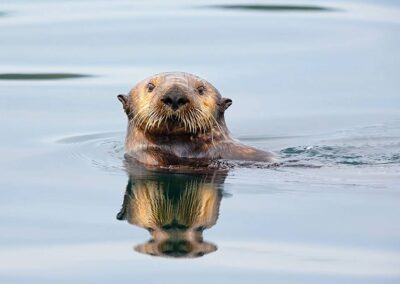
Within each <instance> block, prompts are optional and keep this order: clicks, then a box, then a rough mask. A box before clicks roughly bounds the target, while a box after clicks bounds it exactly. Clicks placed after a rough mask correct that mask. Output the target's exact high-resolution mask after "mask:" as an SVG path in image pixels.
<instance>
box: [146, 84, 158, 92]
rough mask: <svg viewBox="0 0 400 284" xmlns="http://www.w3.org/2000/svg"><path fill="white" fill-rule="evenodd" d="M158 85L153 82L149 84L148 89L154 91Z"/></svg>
mask: <svg viewBox="0 0 400 284" xmlns="http://www.w3.org/2000/svg"><path fill="white" fill-rule="evenodd" d="M155 87H156V86H155V85H154V84H153V83H148V84H147V91H148V92H152V91H153V90H154V88H155Z"/></svg>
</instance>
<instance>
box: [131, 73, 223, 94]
mask: <svg viewBox="0 0 400 284" xmlns="http://www.w3.org/2000/svg"><path fill="white" fill-rule="evenodd" d="M149 82H151V83H155V84H157V85H158V86H162V85H168V86H170V85H180V86H182V87H193V88H196V87H198V86H200V85H207V86H211V87H212V88H213V89H214V90H216V89H215V87H213V86H212V85H211V84H210V83H209V82H208V81H206V80H204V79H202V78H200V77H198V76H196V75H193V74H190V73H186V72H164V73H159V74H155V75H153V76H151V77H148V78H147V79H145V80H143V81H141V82H140V83H139V84H138V86H142V85H146V84H147V83H149Z"/></svg>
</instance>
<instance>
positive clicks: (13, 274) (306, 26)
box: [0, 0, 400, 283]
mask: <svg viewBox="0 0 400 284" xmlns="http://www.w3.org/2000/svg"><path fill="white" fill-rule="evenodd" d="M243 3H245V1H242V2H239V1H236V0H232V1H214V2H205V1H197V2H196V1H192V2H187V1H20V0H17V1H15V0H14V1H1V2H0V35H1V37H0V51H1V52H0V117H1V118H0V133H2V135H1V139H0V145H1V148H0V155H1V159H0V172H1V175H0V176H1V179H0V224H1V230H0V283H117V282H127V281H129V282H138V283H189V282H190V283H398V282H399V280H400V226H399V221H398V219H399V217H398V216H399V214H400V206H399V205H400V192H399V184H400V112H399V109H400V97H399V90H400V81H399V74H400V56H399V43H400V29H399V27H400V6H399V5H398V3H397V2H396V1H353V2H349V1H336V2H328V1H326V2H325V1H304V2H302V4H301V5H300V4H299V3H297V2H296V3H295V4H294V2H292V1H287V2H286V1H274V2H266V1H265V2H261V1H254V2H252V3H253V4H252V6H249V4H247V5H245V4H243ZM257 3H259V4H260V5H258V6H254V4H257ZM171 70H179V71H186V72H190V73H194V74H197V75H199V76H201V77H204V78H206V79H207V80H209V81H210V82H212V83H213V84H214V85H215V86H216V87H217V88H218V89H219V90H220V92H221V93H222V94H223V96H226V97H230V98H231V99H232V100H233V105H232V107H231V108H230V109H229V110H228V111H227V124H228V126H229V128H230V130H231V131H232V133H233V135H234V136H235V137H237V138H238V139H239V140H241V141H242V142H243V143H246V144H249V145H253V146H256V147H259V148H262V149H267V150H271V151H274V152H275V153H277V155H278V156H279V157H280V159H281V161H282V164H283V165H282V166H280V167H264V166H262V165H258V164H251V165H249V164H245V165H238V166H237V167H235V168H233V169H230V170H229V171H228V172H225V173H223V174H222V176H221V177H219V178H218V179H214V177H215V176H219V175H220V174H215V173H214V176H213V178H211V179H210V177H209V176H208V177H204V176H198V175H187V174H186V175H185V174H181V175H179V174H166V173H154V172H148V171H145V170H142V169H140V170H138V169H136V170H133V172H132V171H131V170H130V169H129V167H128V166H127V165H126V164H125V163H124V158H123V153H124V150H123V140H124V135H125V127H126V118H125V115H124V114H123V111H122V108H121V106H120V103H119V102H118V101H117V99H116V95H117V94H119V93H126V92H127V91H129V89H130V88H131V87H132V86H133V85H134V84H135V83H136V82H138V81H139V80H141V79H143V78H146V77H148V76H150V75H152V74H154V73H159V72H163V71H171ZM145 185H150V186H147V187H146V186H145ZM144 187H146V188H147V190H149V193H148V194H154V195H155V196H156V197H154V198H164V199H163V200H167V201H168V200H169V201H168V202H171V204H173V205H171V206H175V207H173V208H174V210H175V212H174V213H173V214H178V213H181V212H179V210H181V209H177V208H178V207H177V205H176V204H178V203H179V200H180V199H179V198H183V197H179V194H183V193H182V192H189V193H191V194H195V193H201V194H203V193H204V196H211V197H210V198H211V199H210V200H213V201H215V206H214V207H213V208H212V209H210V210H205V213H207V214H209V216H210V218H211V217H212V218H211V219H210V220H208V221H207V222H208V223H207V222H206V224H208V225H207V226H205V227H206V228H204V232H203V233H202V234H203V237H204V242H203V243H201V244H200V247H201V249H200V250H199V251H197V254H196V255H190V256H191V257H185V256H189V253H188V251H187V250H186V249H184V248H186V246H185V245H186V243H185V245H182V248H180V250H179V254H174V253H170V255H169V257H167V256H168V255H166V254H164V255H162V254H161V253H160V254H158V255H157V254H156V255H154V256H152V255H150V254H149V251H146V250H144V249H142V250H141V249H140V248H143V247H146V244H147V245H149V246H150V247H151V245H152V244H154V242H152V241H150V242H149V240H150V239H151V236H150V234H149V232H147V231H146V230H145V229H144V228H142V227H140V226H138V224H136V223H135V222H136V221H135V222H129V220H127V221H128V222H127V221H125V220H124V218H122V220H117V218H116V215H117V213H118V212H120V210H121V209H123V208H124V207H123V206H122V208H121V204H122V203H123V201H124V200H125V199H126V200H134V197H135V194H139V192H140V190H142V189H141V188H144ZM193 190H194V191H193ZM157 194H159V195H157ZM160 194H161V195H160ZM163 194H164V195H163ZM125 196H126V197H125ZM157 196H158V197H157ZM163 196H164V197H163ZM188 196H189V195H188ZM185 198H186V197H185ZM187 198H189V197H187ZM193 198H194V197H193ZM196 198H197V197H196ZM177 200H178V201H177ZM193 200H194V199H193ZM193 200H190V198H189V201H188V202H189V203H190V202H192V201H193ZM193 202H194V201H193ZM144 204H145V206H147V205H148V204H150V202H148V203H144ZM190 204H191V203H190ZM128 209H129V208H128ZM189 209H190V208H189ZM185 212H186V211H185ZM185 212H183V213H185ZM171 214H172V213H171ZM122 215H123V214H122ZM122 215H120V214H119V216H120V217H121V216H122ZM128 215H129V214H128ZM207 216H208V215H207ZM125 219H127V218H125ZM193 222H194V221H193ZM203 225H204V224H203ZM165 230H167V229H165ZM196 245H199V244H198V243H197V244H196ZM189 248H190V246H189ZM172 250H173V249H172ZM189 250H190V249H189ZM165 251H166V252H167V254H168V251H167V250H165ZM169 251H171V249H170V250H169ZM153 254H155V253H153ZM177 256H180V257H177Z"/></svg>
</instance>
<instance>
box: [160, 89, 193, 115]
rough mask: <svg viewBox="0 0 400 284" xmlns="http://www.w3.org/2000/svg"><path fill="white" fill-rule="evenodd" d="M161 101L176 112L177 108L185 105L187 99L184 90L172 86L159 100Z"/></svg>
mask: <svg viewBox="0 0 400 284" xmlns="http://www.w3.org/2000/svg"><path fill="white" fill-rule="evenodd" d="M161 101H162V102H163V103H164V104H165V105H167V106H169V107H170V108H172V109H173V110H174V111H176V110H177V109H178V108H180V107H182V106H184V105H185V104H187V103H188V102H189V99H188V97H187V96H186V94H185V91H184V90H182V89H181V88H179V87H176V86H174V87H172V88H170V89H169V90H168V91H167V92H166V93H165V95H164V96H163V97H162V98H161Z"/></svg>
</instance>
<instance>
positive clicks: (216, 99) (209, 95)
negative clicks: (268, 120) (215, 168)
mask: <svg viewBox="0 0 400 284" xmlns="http://www.w3.org/2000/svg"><path fill="white" fill-rule="evenodd" d="M153 86H154V88H153V89H151V88H150V87H153ZM171 90H177V92H182V93H184V95H185V97H186V98H187V99H188V103H186V104H185V105H183V106H182V107H180V108H179V109H177V110H173V109H171V108H169V107H168V106H166V105H165V104H164V103H163V102H162V100H161V99H162V98H163V96H164V95H165V93H166V92H171ZM200 90H201V91H200ZM118 99H119V100H120V101H121V102H122V104H123V107H124V110H125V112H126V114H127V116H128V130H127V136H126V142H125V148H126V153H127V155H128V156H130V157H132V158H134V159H135V160H136V161H138V162H140V163H143V164H145V165H149V166H156V167H169V166H191V167H206V166H208V165H209V164H210V163H211V162H212V161H214V160H219V159H228V160H242V161H243V160H246V161H265V162H272V161H275V159H274V155H273V154H271V153H269V152H265V151H262V150H258V149H256V148H253V147H250V146H246V145H243V144H241V143H240V142H238V141H237V140H235V139H234V138H232V137H231V135H230V133H229V131H228V128H227V126H226V123H225V118H224V112H225V110H226V109H227V108H228V107H229V106H230V105H231V104H232V100H230V99H228V98H223V97H222V96H221V95H220V93H219V92H218V90H217V89H216V88H215V87H214V86H212V85H211V84H210V83H209V82H207V81H205V80H204V79H201V78H199V77H197V76H195V75H192V74H189V73H183V72H169V73H161V74H158V75H154V76H152V77H150V78H148V79H145V80H143V81H142V82H140V83H138V84H137V85H136V86H135V87H134V88H133V89H132V90H131V91H130V93H129V94H128V95H119V96H118Z"/></svg>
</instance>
